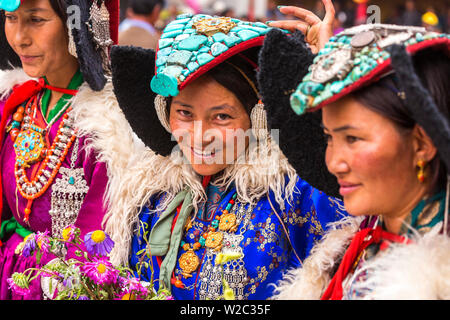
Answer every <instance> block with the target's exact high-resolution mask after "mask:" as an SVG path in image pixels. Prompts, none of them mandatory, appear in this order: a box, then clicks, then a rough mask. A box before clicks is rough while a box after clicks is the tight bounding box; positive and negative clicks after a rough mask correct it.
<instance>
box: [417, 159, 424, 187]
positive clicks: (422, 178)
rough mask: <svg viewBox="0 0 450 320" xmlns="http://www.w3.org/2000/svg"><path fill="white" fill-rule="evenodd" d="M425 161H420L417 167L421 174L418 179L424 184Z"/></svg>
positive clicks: (418, 174)
mask: <svg viewBox="0 0 450 320" xmlns="http://www.w3.org/2000/svg"><path fill="white" fill-rule="evenodd" d="M425 165H426V163H425V161H423V160H419V161H417V166H418V167H419V172H418V173H417V179H418V180H419V181H420V182H421V183H423V182H424V181H425Z"/></svg>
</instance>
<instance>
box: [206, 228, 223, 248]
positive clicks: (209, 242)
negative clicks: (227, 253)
mask: <svg viewBox="0 0 450 320" xmlns="http://www.w3.org/2000/svg"><path fill="white" fill-rule="evenodd" d="M222 240H223V233H222V232H209V233H208V236H207V237H206V242H205V246H206V247H208V248H211V249H214V250H215V251H219V250H220V249H222Z"/></svg>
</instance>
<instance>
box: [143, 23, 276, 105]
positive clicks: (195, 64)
mask: <svg viewBox="0 0 450 320" xmlns="http://www.w3.org/2000/svg"><path fill="white" fill-rule="evenodd" d="M270 29H271V28H270V27H268V26H267V25H266V24H264V23H261V22H254V23H252V22H244V21H240V20H238V19H233V18H229V17H213V16H209V15H205V14H198V15H194V16H192V15H189V14H185V15H179V16H178V17H177V19H176V20H174V21H172V22H171V23H169V24H168V25H167V26H166V28H165V29H164V30H163V34H162V35H161V39H160V40H159V45H158V50H157V56H156V66H155V68H156V69H155V76H154V77H153V79H152V81H151V89H152V90H153V92H155V93H156V94H159V95H161V96H164V97H169V96H176V95H178V93H179V91H180V90H182V89H183V88H184V87H185V86H186V85H187V84H188V83H189V82H191V81H192V80H194V79H196V78H198V77H199V76H201V75H202V74H204V73H206V72H207V71H208V70H210V69H212V68H213V67H214V66H216V65H218V64H220V63H221V62H223V61H225V60H226V59H228V58H229V57H231V56H233V55H235V54H238V53H240V52H242V51H244V50H246V49H249V48H252V47H256V46H262V44H263V42H264V36H265V35H266V34H267V33H268V32H269V31H270Z"/></svg>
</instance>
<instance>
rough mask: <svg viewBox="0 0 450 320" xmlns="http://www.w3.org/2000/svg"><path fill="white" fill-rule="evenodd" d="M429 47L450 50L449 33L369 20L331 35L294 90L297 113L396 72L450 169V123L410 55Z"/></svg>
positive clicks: (418, 119) (411, 109) (415, 114)
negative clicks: (369, 21)
mask: <svg viewBox="0 0 450 320" xmlns="http://www.w3.org/2000/svg"><path fill="white" fill-rule="evenodd" d="M428 48H435V49H436V50H442V51H443V52H446V53H447V55H449V54H450V36H449V35H448V34H440V33H436V32H427V31H426V29H425V28H420V27H408V26H396V25H384V24H369V25H361V26H357V27H353V28H350V29H347V30H344V31H343V32H341V33H339V34H338V35H336V36H335V37H332V38H331V39H330V40H329V42H328V43H327V44H326V45H325V48H323V49H322V50H321V51H320V52H319V54H318V56H317V57H316V58H315V59H314V63H313V64H312V65H311V67H310V69H309V73H308V74H307V75H306V76H305V77H304V78H303V81H302V82H301V83H300V85H299V86H298V88H297V90H296V91H295V92H294V93H293V94H292V96H291V98H290V99H291V106H292V109H293V110H294V111H295V112H296V113H297V114H304V113H305V112H307V111H314V110H317V109H319V108H321V107H323V106H325V105H327V104H329V103H331V102H333V101H336V100H338V99H340V98H342V97H344V96H346V95H348V94H350V93H352V92H354V91H355V90H358V89H359V88H362V87H364V86H367V85H370V84H371V83H373V82H376V81H378V80H379V79H381V78H383V77H384V76H386V75H389V74H391V73H393V72H395V75H396V78H397V79H398V82H399V86H400V87H401V95H402V98H403V99H404V100H405V106H406V107H407V108H408V110H409V112H410V113H411V115H412V117H413V118H414V119H415V121H416V122H417V123H418V124H420V125H421V126H422V127H423V128H424V129H425V131H426V132H427V133H428V134H429V135H430V138H431V139H432V140H433V142H434V143H435V145H436V147H437V148H438V150H439V153H440V156H441V159H442V160H443V161H444V162H445V163H446V165H447V169H450V129H449V128H450V124H449V120H448V118H446V117H445V116H444V115H443V114H442V113H441V112H439V110H438V108H437V106H436V105H435V103H434V101H433V99H432V97H431V94H430V92H429V91H428V90H427V89H426V88H424V86H423V85H422V84H421V82H420V79H419V77H418V76H417V75H416V73H415V71H414V67H413V65H412V61H411V58H410V56H412V55H415V54H416V53H418V52H420V51H423V50H425V49H428Z"/></svg>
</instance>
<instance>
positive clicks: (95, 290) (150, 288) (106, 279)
mask: <svg viewBox="0 0 450 320" xmlns="http://www.w3.org/2000/svg"><path fill="white" fill-rule="evenodd" d="M81 244H84V248H85V249H83V248H82V246H81ZM71 246H75V247H74V248H75V255H76V256H77V257H78V258H77V259H75V258H71V259H66V258H65V256H66V253H67V251H68V249H69V247H71ZM113 247H114V242H113V241H112V240H111V238H110V237H109V235H108V234H106V233H105V232H103V231H102V230H96V231H93V232H89V233H87V234H86V235H85V237H84V239H83V240H81V239H80V229H78V228H76V227H75V226H73V225H71V226H68V227H66V228H65V229H64V230H63V232H62V239H58V238H52V237H50V236H48V232H44V233H40V232H38V233H36V234H34V233H33V234H31V235H29V236H28V237H26V238H25V239H24V241H23V242H22V243H21V244H20V245H19V246H18V247H17V249H16V253H18V254H22V255H25V256H31V255H33V254H36V260H37V263H38V264H39V262H40V259H41V257H42V255H43V254H45V253H51V254H53V255H55V256H56V258H55V259H53V260H52V261H50V262H49V263H47V264H46V265H45V266H43V267H40V268H30V269H27V270H25V271H24V272H22V273H18V272H16V273H14V274H13V275H12V277H11V278H9V279H8V283H9V286H10V288H11V289H12V290H14V291H15V292H16V293H18V294H22V295H25V294H27V293H28V291H29V284H30V283H31V281H38V280H39V278H38V277H39V276H40V281H41V287H42V290H43V292H44V295H45V296H46V297H47V298H50V299H54V300H112V299H114V300H173V298H172V297H171V294H170V292H169V291H168V290H166V289H160V290H158V292H156V291H155V289H154V283H153V280H151V282H143V281H140V280H139V279H138V278H137V277H135V275H134V273H133V271H132V270H130V269H129V268H126V267H120V266H119V267H116V266H114V265H113V264H112V263H111V262H110V261H109V253H110V252H111V250H112V248H113ZM139 269H140V268H138V270H139ZM138 276H139V273H138Z"/></svg>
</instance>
